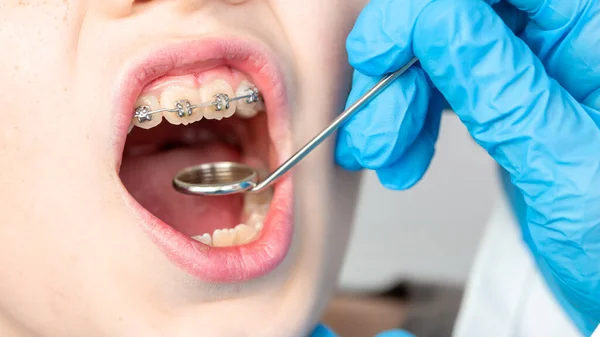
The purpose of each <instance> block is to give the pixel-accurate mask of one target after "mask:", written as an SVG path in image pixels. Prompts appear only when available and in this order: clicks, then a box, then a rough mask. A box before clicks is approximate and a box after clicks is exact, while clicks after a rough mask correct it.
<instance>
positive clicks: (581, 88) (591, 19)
mask: <svg viewBox="0 0 600 337" xmlns="http://www.w3.org/2000/svg"><path fill="white" fill-rule="evenodd" d="M507 1H508V2H510V3H512V4H514V5H515V6H516V7H517V8H519V9H521V10H523V11H525V12H527V13H528V15H529V16H530V18H531V23H530V24H529V25H528V26H527V28H526V29H525V31H524V32H523V34H521V38H523V40H524V41H525V42H527V44H528V45H529V46H530V48H531V49H532V50H533V51H534V52H535V53H536V54H537V56H538V57H539V58H540V59H541V61H542V63H544V65H545V66H546V69H547V71H548V74H549V75H550V76H551V77H553V78H554V79H556V80H557V81H558V82H559V83H560V84H561V85H562V86H563V87H564V88H565V89H567V90H568V91H569V93H571V95H573V97H575V99H577V100H578V101H579V102H581V101H583V100H585V99H586V98H587V96H588V95H590V94H591V93H592V92H593V91H594V90H596V89H597V88H598V87H600V76H598V73H600V53H598V50H600V39H598V31H599V30H600V2H599V1H589V0H570V1H563V0H507Z"/></svg>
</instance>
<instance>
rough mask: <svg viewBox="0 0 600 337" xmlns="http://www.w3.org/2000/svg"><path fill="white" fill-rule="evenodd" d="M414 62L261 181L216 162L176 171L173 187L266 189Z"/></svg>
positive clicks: (199, 191)
mask: <svg viewBox="0 0 600 337" xmlns="http://www.w3.org/2000/svg"><path fill="white" fill-rule="evenodd" d="M415 62H417V58H416V57H415V58H413V59H412V60H410V61H409V62H408V63H407V64H406V65H404V66H403V67H402V68H400V69H398V70H396V71H395V72H393V73H391V74H388V75H386V76H385V77H383V78H382V79H381V80H380V81H379V82H378V83H377V84H376V85H375V86H373V88H371V89H370V90H369V91H367V93H366V94H364V95H363V96H362V97H361V98H359V99H358V100H357V101H356V102H355V103H354V104H352V105H351V106H350V107H349V108H348V109H346V111H344V112H342V113H341V114H340V115H338V117H336V118H335V119H334V120H333V122H332V123H331V124H330V125H329V126H328V127H327V128H325V129H324V130H323V131H321V132H320V133H319V134H318V135H317V136H315V137H314V138H313V139H312V140H310V141H309V142H308V143H307V144H306V145H304V147H302V148H301V149H300V150H298V152H296V153H295V154H294V155H293V156H291V157H290V158H289V159H288V160H287V161H286V162H285V163H283V164H282V165H281V166H279V167H278V168H277V169H276V170H275V171H273V173H271V174H270V175H269V176H268V177H266V178H265V179H264V180H263V181H261V182H258V173H257V171H256V170H255V169H254V168H252V167H250V166H248V165H244V164H240V163H233V162H217V163H206V164H201V165H197V166H192V167H188V168H186V169H183V170H181V171H179V172H178V173H177V174H176V175H175V177H174V178H173V187H174V188H175V190H177V191H179V192H181V193H185V194H192V195H215V196H216V195H228V194H235V193H244V192H246V193H260V192H262V191H264V190H266V189H267V188H269V187H270V186H271V185H272V184H273V183H274V182H275V181H277V179H279V178H280V177H282V176H283V175H284V174H285V173H287V172H288V171H289V170H290V169H291V168H293V167H294V166H295V165H296V164H297V163H298V162H300V160H302V159H303V158H304V157H305V156H306V155H307V154H309V153H310V152H311V151H312V150H314V149H315V148H316V147H317V146H318V145H319V144H321V142H323V140H325V139H326V138H327V137H329V136H330V135H331V134H332V133H333V132H334V131H335V130H337V128H338V127H340V125H342V123H344V122H345V121H346V120H347V119H348V118H350V117H352V116H353V115H354V113H356V112H357V111H358V110H359V109H360V108H361V107H362V106H364V105H365V104H366V103H368V102H370V101H371V99H373V98H374V97H375V96H377V95H378V94H379V93H380V92H381V91H383V89H385V88H387V86H388V85H390V84H391V83H392V82H393V81H394V80H395V79H396V78H398V76H400V75H402V74H403V73H404V72H406V70H408V69H409V68H410V67H411V66H412V65H413V64H414V63H415Z"/></svg>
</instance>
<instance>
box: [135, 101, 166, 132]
mask: <svg viewBox="0 0 600 337" xmlns="http://www.w3.org/2000/svg"><path fill="white" fill-rule="evenodd" d="M135 106H136V108H137V107H141V106H146V107H148V108H149V109H150V111H153V110H157V109H159V108H160V104H159V103H158V99H157V98H156V97H154V96H150V95H147V96H142V97H140V98H138V100H137V101H136V102H135ZM151 116H152V119H151V120H149V121H144V122H140V120H139V119H138V118H136V117H133V125H135V126H137V127H140V128H142V129H150V128H153V127H155V126H157V125H158V124H160V122H162V118H163V115H162V113H160V112H159V113H156V114H152V115H151Z"/></svg>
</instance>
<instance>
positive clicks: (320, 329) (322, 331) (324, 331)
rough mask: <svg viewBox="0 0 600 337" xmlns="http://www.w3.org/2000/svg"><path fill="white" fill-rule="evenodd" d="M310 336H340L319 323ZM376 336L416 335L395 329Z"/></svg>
mask: <svg viewBox="0 0 600 337" xmlns="http://www.w3.org/2000/svg"><path fill="white" fill-rule="evenodd" d="M310 337H338V336H337V335H336V334H335V333H333V331H331V330H330V329H329V328H327V327H325V326H324V325H319V326H317V328H316V329H315V331H314V332H313V333H312V335H310ZM375 337H414V336H413V335H411V334H409V333H407V332H404V331H401V330H394V331H387V332H382V333H380V334H378V335H377V336H375Z"/></svg>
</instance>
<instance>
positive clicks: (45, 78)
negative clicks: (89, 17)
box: [0, 1, 78, 237]
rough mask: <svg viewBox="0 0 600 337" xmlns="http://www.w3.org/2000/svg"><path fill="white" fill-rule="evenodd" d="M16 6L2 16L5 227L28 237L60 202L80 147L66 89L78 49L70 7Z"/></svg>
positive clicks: (0, 134)
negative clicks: (62, 181) (58, 193)
mask: <svg viewBox="0 0 600 337" xmlns="http://www.w3.org/2000/svg"><path fill="white" fill-rule="evenodd" d="M19 3H24V4H25V3H26V4H27V5H22V6H19V5H13V6H10V5H7V6H6V8H5V7H4V6H2V10H1V11H0V44H1V45H3V46H10V48H3V50H2V52H0V74H2V75H0V92H1V93H0V106H2V110H1V112H0V114H2V116H1V117H2V123H0V158H2V160H0V186H3V187H2V189H1V192H0V202H2V204H3V211H2V212H0V223H1V224H14V225H11V226H12V227H15V228H19V230H20V231H21V233H22V234H23V235H27V231H28V229H27V225H30V226H31V227H35V228H36V229H37V228H39V227H40V226H41V225H42V224H43V223H46V222H47V221H46V220H47V219H48V218H49V215H50V214H51V213H52V209H53V208H54V206H55V203H59V202H61V201H60V200H57V198H56V191H58V190H60V188H61V187H60V186H56V185H57V184H58V183H55V181H59V180H60V179H61V175H62V176H63V177H64V176H66V175H67V174H68V172H67V170H65V169H64V166H68V164H65V163H68V162H69V161H68V160H67V159H66V158H65V155H67V154H70V155H72V154H73V153H75V152H76V148H77V145H78V144H77V142H74V141H73V140H74V137H73V136H72V133H73V132H74V131H73V130H75V129H76V128H74V127H73V125H74V123H75V122H74V121H76V120H77V119H76V118H73V116H74V111H73V110H74V109H72V108H71V105H70V97H71V88H70V83H69V73H70V67H72V64H73V55H74V54H75V49H74V48H73V42H72V40H71V39H70V38H69V37H70V36H72V35H73V33H72V31H71V29H70V23H69V22H70V21H69V18H68V17H67V13H68V11H67V8H68V6H69V3H71V2H66V1H44V2H42V1H22V2H21V1H20V2H19ZM38 206H39V207H38ZM34 209H35V210H34ZM1 227H2V226H0V230H3V229H6V228H1ZM5 227H6V226H5ZM9 230H11V229H9ZM13 230H14V228H13ZM0 237H2V235H1V234H0Z"/></svg>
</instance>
